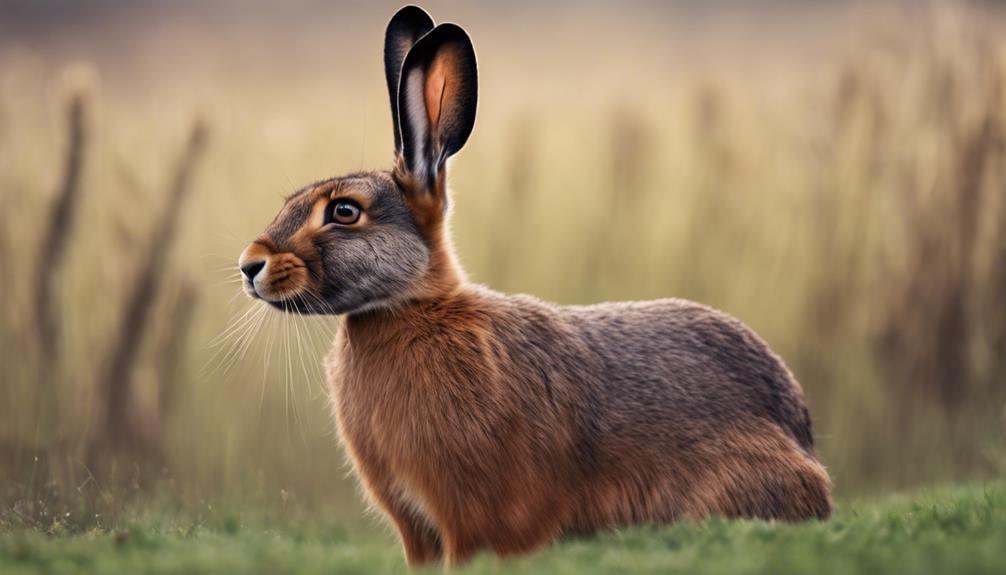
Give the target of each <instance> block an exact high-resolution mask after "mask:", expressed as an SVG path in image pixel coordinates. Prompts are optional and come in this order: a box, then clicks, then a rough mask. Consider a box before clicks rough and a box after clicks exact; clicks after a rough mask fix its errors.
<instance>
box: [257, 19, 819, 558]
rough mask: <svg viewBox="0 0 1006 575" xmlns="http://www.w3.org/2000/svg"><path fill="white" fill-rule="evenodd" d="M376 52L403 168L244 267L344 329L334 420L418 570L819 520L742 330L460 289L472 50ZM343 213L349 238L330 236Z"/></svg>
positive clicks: (428, 23)
mask: <svg viewBox="0 0 1006 575" xmlns="http://www.w3.org/2000/svg"><path fill="white" fill-rule="evenodd" d="M431 29H432V31H430V30H431ZM417 39H418V40H417ZM403 41H408V42H415V44H414V45H413V47H412V49H411V50H409V51H408V53H407V54H405V52H404V50H403V49H402V46H403ZM386 47H390V48H388V49H386V62H385V64H386V66H385V68H386V70H387V71H388V84H389V88H390V89H391V90H392V91H391V101H392V107H393V118H394V120H395V121H396V122H397V123H402V124H403V125H402V126H401V130H400V131H398V130H397V128H398V126H397V125H396V140H395V141H396V154H397V159H396V164H395V168H394V169H393V170H392V171H390V172H374V173H369V174H355V175H352V176H347V177H345V178H336V179H333V180H329V181H326V182H321V183H319V184H316V185H313V186H309V187H307V188H305V189H304V190H302V191H301V192H299V193H298V194H295V195H294V196H292V197H291V198H289V199H288V200H287V203H286V205H285V206H284V208H283V210H282V211H281V212H280V214H279V215H278V216H277V218H276V220H275V221H274V222H273V223H272V224H271V225H270V226H269V227H268V228H267V230H266V232H265V234H264V235H263V236H262V237H260V238H259V239H258V240H256V241H255V242H254V243H253V244H252V245H251V246H249V248H248V249H247V250H246V251H245V253H244V254H243V255H242V257H241V266H242V270H243V271H245V274H246V277H247V282H246V289H248V291H249V294H250V295H252V296H253V297H259V298H262V299H265V300H267V301H268V302H269V303H271V304H272V305H274V306H276V307H279V308H281V309H284V310H287V311H297V312H301V313H328V314H344V315H345V319H344V321H343V322H342V324H341V326H340V329H339V332H338V335H337V337H336V340H335V343H334V346H333V349H332V351H331V353H330V355H329V357H328V359H327V372H328V381H329V386H330V390H331V398H332V406H333V414H334V416H335V419H336V422H337V425H338V430H339V435H340V437H341V439H342V442H343V445H344V446H345V448H346V451H347V453H348V456H349V458H350V460H351V462H352V464H353V467H354V469H355V471H356V473H357V475H358V477H359V479H360V483H361V484H362V486H363V488H364V491H365V493H366V495H367V497H368V498H369V499H370V500H371V501H372V502H373V503H374V504H375V505H376V506H377V507H378V508H379V509H380V510H382V511H383V512H384V513H386V514H387V515H388V517H389V518H390V519H391V521H392V522H393V523H394V524H395V526H396V527H397V528H398V531H399V534H400V536H401V540H402V545H403V547H404V549H405V554H406V557H407V559H408V561H409V563H410V564H421V563H426V562H429V561H434V560H443V561H444V562H445V563H446V564H447V565H454V564H458V563H460V562H463V561H465V560H467V559H468V558H469V557H471V556H472V555H473V554H474V553H476V552H478V551H479V550H482V549H489V550H492V551H494V552H496V553H498V554H500V555H510V554H514V553H523V552H527V551H530V550H533V549H536V548H538V547H540V546H542V545H545V544H547V543H548V542H550V541H553V540H555V539H556V538H558V537H561V536H564V535H572V534H583V533H592V532H595V531H597V530H601V529H608V528H612V527H616V526H620V525H629V524H634V523H640V522H655V523H662V522H668V521H674V520H678V519H682V518H686V519H699V518H703V517H708V516H710V515H721V516H725V517H753V518H763V519H783V520H794V521H795V520H802V519H812V518H818V519H823V518H826V517H828V515H829V513H830V510H831V499H830V497H831V495H830V491H831V484H830V480H829V478H828V474H827V473H826V471H825V470H824V468H823V467H822V466H821V464H820V463H819V462H818V461H817V459H816V456H815V454H814V446H813V435H812V432H811V422H810V415H809V412H808V410H807V407H806V405H805V403H804V400H803V394H802V391H801V389H800V386H799V384H797V382H796V380H795V379H794V378H793V376H792V374H791V373H790V372H789V370H788V369H787V368H786V366H785V364H784V363H783V362H782V360H781V359H780V358H779V357H778V356H776V355H775V354H774V353H773V352H772V351H771V349H769V347H768V346H767V344H765V342H764V341H762V340H761V338H759V337H758V336H757V335H756V334H755V333H754V332H752V331H751V330H750V329H748V328H747V327H745V326H744V325H743V324H741V323H740V322H739V321H737V320H735V319H733V318H731V317H729V316H727V315H726V314H723V313H721V312H718V311H716V310H713V309H710V308H708V307H705V306H702V305H700V304H696V303H692V302H688V301H684V300H677V299H667V300H658V301H651V302H635V303H608V304H599V305H594V306H565V307H563V306H555V305H551V304H548V303H545V302H542V301H540V300H537V299H535V298H533V297H530V296H525V295H516V296H507V295H503V294H500V293H497V292H494V291H492V290H489V289H487V288H485V287H482V286H478V285H474V284H471V283H469V282H468V280H467V278H466V277H465V274H464V272H463V271H462V270H461V267H460V265H459V264H458V260H457V257H456V255H455V253H454V249H453V244H452V242H451V238H450V235H449V233H448V230H447V224H446V220H447V214H448V212H449V210H448V208H447V204H448V194H447V187H446V171H445V169H444V167H445V160H446V158H447V156H449V155H451V154H452V153H454V152H456V151H457V150H458V149H459V148H460V146H461V145H463V143H464V141H465V140H466V139H467V137H468V133H469V132H470V130H471V127H472V125H473V123H474V106H475V91H476V86H477V81H476V78H475V66H474V51H473V49H472V47H471V44H470V41H469V40H468V38H467V35H465V34H464V32H463V31H462V30H461V29H460V28H457V27H456V26H453V25H442V26H438V27H436V28H433V24H432V20H431V19H429V17H428V16H427V15H426V14H425V13H424V12H422V11H421V10H419V9H418V8H415V7H407V8H404V9H403V10H402V11H400V12H399V13H398V14H396V16H395V18H394V19H393V20H392V22H391V24H389V27H388V37H387V38H386ZM403 57H404V58H405V63H404V64H402V65H401V67H399V66H398V65H397V61H396V59H398V61H400V59H401V58H403ZM399 70H400V71H401V84H400V85H401V89H402V90H403V93H401V94H399V93H398V89H397V87H398V86H399V83H398V82H397V80H398V76H399ZM410 75H411V76H410ZM409 77H411V78H412V79H413V80H416V79H419V80H421V81H422V82H421V83H420V82H415V81H413V82H412V84H411V85H408V86H407V84H406V82H407V78H409ZM410 86H411V87H410ZM407 89H408V90H412V91H411V92H410V93H405V92H404V91H405V90H407ZM416 90H419V92H421V93H419V92H417V91H416ZM431 100H432V102H431ZM417 102H418V103H419V104H422V105H423V106H425V112H426V113H425V114H422V115H418V114H417V110H419V109H420V108H419V107H418V105H419V104H417ZM398 110H402V114H401V119H399V114H398ZM345 201H352V202H353V203H355V204H356V205H357V206H359V207H360V208H361V213H362V215H361V217H360V220H359V221H357V222H355V223H347V224H345V225H342V224H338V223H333V222H331V221H330V220H329V219H328V218H327V215H326V214H328V213H330V211H331V210H332V208H333V206H338V205H339V203H340V202H345Z"/></svg>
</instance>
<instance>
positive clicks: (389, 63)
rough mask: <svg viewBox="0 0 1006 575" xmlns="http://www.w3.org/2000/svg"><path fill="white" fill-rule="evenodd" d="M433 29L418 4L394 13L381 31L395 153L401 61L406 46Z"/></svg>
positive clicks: (398, 147)
mask: <svg viewBox="0 0 1006 575" xmlns="http://www.w3.org/2000/svg"><path fill="white" fill-rule="evenodd" d="M432 29H433V18H430V15H429V14H427V13H426V12H425V11H424V10H423V9H422V8H420V7H418V6H406V7H404V8H402V9H401V10H399V11H398V12H396V13H395V15H394V16H392V17H391V21H390V22H388V29H387V31H385V33H384V76H385V78H387V80H388V95H389V96H390V97H391V121H392V126H391V127H392V128H394V130H395V154H396V155H397V154H399V153H401V151H402V129H401V127H400V124H399V123H398V84H399V80H400V79H401V77H402V62H404V61H405V55H406V54H408V53H409V48H412V45H413V44H415V43H416V41H417V40H419V39H420V38H422V37H423V36H424V35H425V34H426V33H427V32H429V31H430V30H432Z"/></svg>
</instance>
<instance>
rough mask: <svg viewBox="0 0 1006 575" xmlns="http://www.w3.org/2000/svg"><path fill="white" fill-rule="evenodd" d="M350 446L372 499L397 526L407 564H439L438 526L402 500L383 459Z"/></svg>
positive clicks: (440, 546)
mask: <svg viewBox="0 0 1006 575" xmlns="http://www.w3.org/2000/svg"><path fill="white" fill-rule="evenodd" d="M347 447H348V448H349V449H348V451H349V452H350V455H351V457H352V459H353V464H354V466H355V467H356V471H357V475H358V476H359V478H360V482H361V483H362V484H363V487H364V489H365V491H366V492H367V493H368V494H369V495H370V499H371V500H372V501H373V502H374V503H376V504H377V507H378V508H379V509H381V510H382V511H384V512H385V513H386V514H387V515H388V517H390V518H391V520H392V521H393V522H394V523H395V527H396V528H397V529H398V535H399V538H400V539H401V541H402V548H403V549H404V550H405V560H406V561H407V562H408V564H409V565H410V566H417V565H423V564H425V563H430V562H433V561H438V560H439V559H440V558H441V556H442V555H443V548H442V545H441V542H440V533H439V532H438V531H437V529H436V527H435V526H433V525H432V524H430V523H429V522H428V521H426V520H424V518H422V517H418V516H417V515H416V512H415V511H414V510H412V509H410V508H409V507H408V506H407V505H406V504H405V503H404V502H403V501H402V495H401V493H399V491H398V490H396V489H395V487H394V480H393V479H392V476H391V473H390V472H389V471H388V469H387V467H386V466H385V465H383V464H382V463H381V461H380V459H378V458H377V457H376V456H373V452H368V451H367V450H361V449H359V448H357V449H354V448H353V447H352V446H349V445H347ZM358 447H359V446H358Z"/></svg>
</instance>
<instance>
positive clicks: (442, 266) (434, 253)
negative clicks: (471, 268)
mask: <svg viewBox="0 0 1006 575" xmlns="http://www.w3.org/2000/svg"><path fill="white" fill-rule="evenodd" d="M436 227H437V229H436V230H434V231H433V234H432V237H430V238H429V239H428V240H427V242H428V247H429V249H430V260H429V264H428V265H427V267H426V273H425V274H423V277H422V278H421V279H420V280H419V281H418V282H416V285H415V287H414V288H413V290H412V292H413V297H411V298H409V299H411V300H414V301H415V302H417V303H422V302H423V301H431V300H442V299H445V298H450V297H452V296H453V295H455V294H457V293H458V292H459V291H461V290H462V289H463V288H464V286H465V284H467V283H468V277H467V276H466V275H465V271H464V269H462V267H461V263H460V262H459V261H458V256H457V252H455V251H454V241H453V240H452V239H451V235H450V233H448V232H447V230H446V228H445V225H444V224H442V223H441V224H439V225H437V226H436Z"/></svg>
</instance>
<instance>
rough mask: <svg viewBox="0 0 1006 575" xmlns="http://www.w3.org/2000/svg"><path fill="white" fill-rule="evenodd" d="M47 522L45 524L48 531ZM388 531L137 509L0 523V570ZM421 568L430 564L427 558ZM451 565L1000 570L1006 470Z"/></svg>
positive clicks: (319, 542) (91, 567)
mask: <svg viewBox="0 0 1006 575" xmlns="http://www.w3.org/2000/svg"><path fill="white" fill-rule="evenodd" d="M50 531H51V530H50ZM404 570H405V565H404V563H403V560H402V556H401V552H400V550H399V548H398V546H397V543H396V541H395V538H394V537H393V536H392V535H391V534H390V533H388V532H383V531H380V530H367V529H364V530H350V529H348V528H346V527H345V526H340V525H337V524H324V523H319V522H318V521H317V520H315V519H311V520H306V521H305V523H304V524H303V525H298V524H297V523H296V522H294V523H284V524H283V526H282V527H279V528H277V527H275V526H269V522H268V521H267V520H265V519H261V518H260V519H255V520H247V521H245V520H238V519H235V518H229V517H227V516H224V517H223V518H218V519H214V520H201V521H194V520H192V519H188V520H179V519H175V520H170V519H167V518H165V516H163V515H157V516H150V517H147V518H145V519H137V520H135V522H133V523H132V524H130V525H128V526H124V527H122V528H121V529H91V530H87V531H82V532H79V533H70V532H67V533H59V532H58V530H57V533H46V532H42V531H35V530H16V529H15V530H8V531H5V532H2V533H0V573H4V574H5V575H16V574H29V573H66V574H71V573H85V574H86V573H147V574H156V573H229V574H230V573H234V574H236V573H263V574H266V573H268V574H273V573H340V574H341V573H396V572H402V571H404ZM426 572H429V573H436V572H438V570H437V569H429V570H427V571H426ZM457 572H459V573H473V574H474V573H503V572H505V573H548V574H562V573H577V574H579V573H688V574H691V575H696V574H698V575H701V574H703V573H738V574H744V573H772V574H773V575H782V574H786V573H793V574H800V575H804V574H809V573H814V574H819V573H937V574H939V573H955V574H958V573H959V574H964V573H1006V483H987V484H981V485H971V486H968V487H953V488H949V487H948V488H941V489H932V490H928V491H923V492H916V493H913V494H909V495H889V496H885V497H879V498H869V499H866V498H860V499H852V500H841V501H839V503H838V508H837V510H836V513H835V515H834V517H833V518H832V519H831V520H830V521H827V522H823V523H820V522H811V523H805V524H799V525H787V524H779V523H764V522H757V521H724V520H721V519H712V520H709V521H705V522H703V523H700V524H692V525H688V524H679V525H674V526H669V527H639V528H633V529H626V530H620V531H617V532H613V533H608V534H603V535H600V536H597V537H594V538H588V539H577V540H571V541H566V542H562V543H559V544H557V545H555V546H553V547H551V548H549V549H547V550H544V551H542V552H540V553H538V554H535V555H532V556H529V557H526V558H520V559H516V560H508V561H501V560H499V559H497V558H495V557H492V556H489V555H482V556H480V557H478V558H477V559H476V560H475V561H474V562H473V563H472V564H470V565H468V566H466V567H465V568H463V569H459V570H458V571H457Z"/></svg>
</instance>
